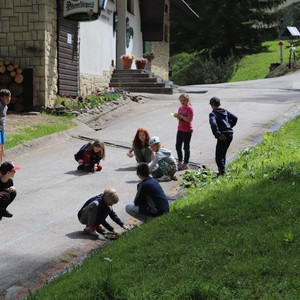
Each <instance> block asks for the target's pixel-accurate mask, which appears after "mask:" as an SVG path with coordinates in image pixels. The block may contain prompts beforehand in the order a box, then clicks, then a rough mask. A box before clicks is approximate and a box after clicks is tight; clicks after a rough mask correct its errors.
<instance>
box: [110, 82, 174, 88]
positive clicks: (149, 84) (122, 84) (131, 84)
mask: <svg viewBox="0 0 300 300" xmlns="http://www.w3.org/2000/svg"><path fill="white" fill-rule="evenodd" d="M109 86H110V87H125V86H126V87H166V84H165V83H164V82H161V83H158V82H124V81H122V82H121V81H119V82H110V84H109ZM168 87H170V85H169V86H168Z"/></svg>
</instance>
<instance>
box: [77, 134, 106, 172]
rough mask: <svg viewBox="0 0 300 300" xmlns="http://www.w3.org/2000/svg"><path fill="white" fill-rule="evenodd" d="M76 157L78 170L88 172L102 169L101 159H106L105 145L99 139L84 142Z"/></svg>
mask: <svg viewBox="0 0 300 300" xmlns="http://www.w3.org/2000/svg"><path fill="white" fill-rule="evenodd" d="M74 158H75V160H76V161H77V162H78V164H79V165H78V167H77V170H84V171H87V172H96V171H101V170H102V166H101V165H100V161H101V159H103V160H104V159H105V145H104V143H103V142H100V141H99V140H95V141H94V142H93V143H88V144H84V145H83V146H82V147H81V148H80V149H79V151H78V152H77V153H76V154H75V155H74Z"/></svg>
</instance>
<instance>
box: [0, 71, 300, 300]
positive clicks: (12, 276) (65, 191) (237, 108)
mask: <svg viewBox="0 0 300 300" xmlns="http://www.w3.org/2000/svg"><path fill="white" fill-rule="evenodd" d="M184 88H185V89H186V91H187V92H188V93H189V94H190V97H191V102H192V105H193V106H194V109H195V119H194V134H193V137H192V142H191V161H192V162H196V163H199V164H206V165H208V166H209V167H211V168H215V164H214V147H215V139H214V138H213V136H212V134H211V131H210V128H209V125H208V114H209V112H210V106H209V105H208V101H209V99H210V98H211V97H212V96H218V97H220V99H221V101H222V105H223V106H224V107H225V108H228V109H229V110H231V111H232V112H233V113H235V114H236V115H237V116H238V117H239V121H238V124H237V126H236V129H235V137H234V141H233V143H232V146H231V147H230V151H229V154H228V160H232V159H233V158H234V157H236V155H238V153H239V152H240V151H241V149H242V148H244V147H249V146H251V145H253V144H255V143H257V142H258V141H259V140H260V139H261V138H262V136H263V133H264V132H265V131H269V130H274V129H276V128H278V127H279V126H280V125H282V124H283V123H284V122H286V121H287V120H289V119H291V118H292V117H294V116H295V115H298V114H299V109H300V101H299V99H300V73H295V74H293V75H290V76H285V77H281V78H277V79H266V80H258V81H249V82H241V83H232V84H218V85H199V86H188V87H184ZM144 96H147V97H148V100H147V101H146V103H144V104H140V105H138V106H137V107H136V108H135V109H133V110H131V111H127V112H126V113H124V114H123V115H121V116H119V117H118V118H117V119H115V120H114V121H113V122H109V123H108V124H107V126H104V127H103V129H102V130H99V131H93V130H92V129H90V128H88V127H87V126H84V125H82V126H79V127H77V128H75V129H72V130H71V131H69V132H67V133H62V134H58V135H55V136H53V137H49V138H46V139H43V142H36V143H35V144H34V145H33V146H31V145H27V146H26V147H23V148H21V149H20V150H19V151H15V150H14V151H8V152H7V153H6V159H13V160H14V162H15V164H17V165H20V166H21V170H19V171H17V173H16V175H15V179H14V181H15V185H16V188H17V191H18V195H17V198H16V200H15V201H14V202H13V203H12V204H11V205H10V207H9V210H10V211H11V212H12V213H13V214H14V216H13V218H12V219H5V218H3V220H2V221H1V222H0V228H1V229H0V230H1V236H0V299H17V296H16V292H18V291H22V290H23V289H24V287H29V288H30V287H32V286H33V283H34V282H42V281H43V278H44V277H45V276H44V274H45V273H47V271H49V270H50V269H51V268H52V267H53V266H59V267H61V265H63V266H64V265H65V264H63V263H62V261H65V260H70V261H72V260H73V259H74V257H80V256H81V255H83V254H84V253H87V252H88V251H90V250H91V249H94V248H95V247H98V246H100V245H102V243H103V242H101V241H95V240H92V239H90V238H89V237H88V236H86V235H84V234H83V232H82V229H83V226H82V225H81V224H79V222H78V220H77V218H76V214H77V211H78V209H79V208H80V207H81V205H82V204H83V203H84V202H85V200H87V199H88V198H89V197H91V196H94V195H96V194H98V193H101V192H103V190H104V189H105V188H107V187H114V188H116V189H117V190H118V191H119V193H120V203H118V204H117V205H116V207H115V210H116V212H117V213H118V214H119V216H120V217H121V218H122V219H124V220H125V221H129V220H130V218H129V216H128V215H127V214H126V213H125V211H124V207H125V205H126V204H127V203H129V202H131V201H132V200H133V197H134V195H135V191H136V184H137V182H138V179H137V177H136V175H135V161H134V159H129V158H128V157H127V156H126V152H127V150H126V149H125V148H123V147H115V146H108V147H107V159H106V160H105V161H104V162H103V171H101V172H100V173H97V174H86V175H83V174H82V173H78V172H77V171H75V169H76V164H75V161H74V159H73V155H74V153H75V152H76V151H77V149H78V148H79V147H80V146H81V145H82V144H83V142H84V141H83V140H80V139H78V138H76V137H77V136H79V135H80V136H84V137H87V138H99V139H102V140H104V141H107V142H110V143H112V144H117V145H123V146H129V145H130V142H131V140H132V138H133V136H134V134H135V131H136V129H137V128H138V127H145V128H147V129H148V130H149V132H150V134H151V135H158V136H159V137H160V139H161V141H162V144H163V145H164V146H165V147H166V148H170V149H172V150H173V152H174V154H175V136H176V126H177V124H176V119H175V118H173V117H172V116H171V115H170V113H171V112H173V111H176V110H177V109H178V106H179V101H178V96H179V95H178V94H176V95H152V94H151V95H149V94H148V95H146V94H145V95H144ZM24 149H26V150H24ZM163 187H164V188H165V190H166V192H167V194H169V195H174V194H176V192H177V191H178V186H177V183H176V182H170V183H163ZM116 229H119V228H117V225H116ZM59 263H61V264H60V265H58V264H59ZM1 297H2V298H1Z"/></svg>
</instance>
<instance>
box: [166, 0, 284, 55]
mask: <svg viewBox="0 0 300 300" xmlns="http://www.w3.org/2000/svg"><path fill="white" fill-rule="evenodd" d="M285 1H286V0H202V1H199V0H190V1H189V4H190V6H191V7H192V8H193V10H195V11H196V12H197V14H199V16H200V18H199V19H198V20H195V19H191V18H186V17H185V16H184V15H182V14H181V13H180V12H179V11H176V8H172V11H171V22H172V25H171V41H172V43H171V52H172V54H174V53H178V52H183V51H184V52H195V51H201V52H209V53H211V54H212V56H213V57H227V56H228V55H229V54H230V53H233V54H234V55H243V54H245V53H253V52H255V51H256V50H258V49H259V48H260V46H261V42H262V41H263V33H264V32H265V30H266V29H268V28H272V27H274V26H275V25H276V22H277V21H278V16H279V14H278V13H277V11H276V9H277V8H278V6H279V5H281V4H283V3H284V2H285Z"/></svg>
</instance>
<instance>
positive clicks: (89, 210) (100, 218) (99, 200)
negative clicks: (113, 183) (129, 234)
mask: <svg viewBox="0 0 300 300" xmlns="http://www.w3.org/2000/svg"><path fill="white" fill-rule="evenodd" d="M118 202H119V196H118V193H117V191H116V190H115V189H106V190H105V191H104V193H103V194H100V195H97V196H94V197H92V198H90V199H89V200H87V201H86V202H85V204H84V205H83V206H82V208H81V209H80V211H79V212H78V214H77V217H78V220H79V222H80V223H81V224H85V225H86V227H85V228H84V232H86V233H88V234H91V235H93V236H95V237H96V238H98V239H101V240H105V237H104V236H103V233H104V232H105V231H104V229H103V228H102V227H101V225H103V226H104V227H105V228H106V229H107V230H109V231H110V232H111V233H112V234H113V235H114V236H115V237H117V236H119V235H120V234H119V233H118V232H117V231H115V229H114V228H113V227H112V226H111V225H109V224H108V223H107V222H106V220H105V219H106V218H107V216H110V218H111V219H112V220H113V221H114V222H115V223H117V224H118V225H119V226H120V227H122V228H123V229H125V230H128V227H127V226H126V225H124V223H123V222H122V221H121V220H120V218H119V217H118V216H117V214H116V213H115V212H114V211H113V209H112V207H111V206H112V205H114V204H116V203H118Z"/></svg>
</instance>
